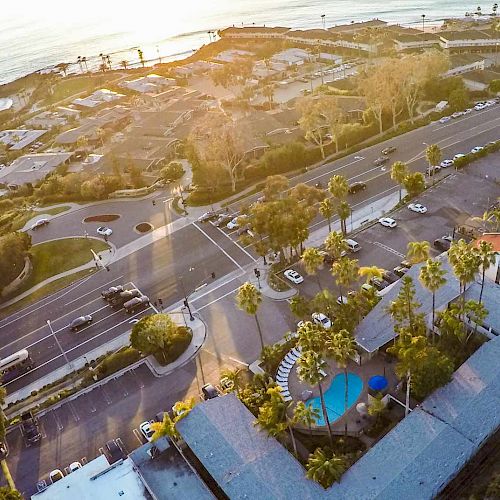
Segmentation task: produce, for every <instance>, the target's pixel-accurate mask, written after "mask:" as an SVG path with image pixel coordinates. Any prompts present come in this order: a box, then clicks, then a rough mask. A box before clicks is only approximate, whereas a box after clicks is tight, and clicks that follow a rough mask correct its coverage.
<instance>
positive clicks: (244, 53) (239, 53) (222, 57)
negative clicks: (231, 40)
mask: <svg viewBox="0 0 500 500" xmlns="http://www.w3.org/2000/svg"><path fill="white" fill-rule="evenodd" d="M254 56H255V53H254V52H249V51H248V50H239V49H229V50H224V51H223V52H221V53H220V54H217V55H216V56H215V57H214V58H213V60H214V61H217V62H221V63H233V62H236V61H238V59H246V58H249V57H254Z"/></svg>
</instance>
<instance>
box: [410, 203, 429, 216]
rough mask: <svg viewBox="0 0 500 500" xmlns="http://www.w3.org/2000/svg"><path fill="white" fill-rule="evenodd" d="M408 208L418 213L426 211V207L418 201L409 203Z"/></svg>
mask: <svg viewBox="0 0 500 500" xmlns="http://www.w3.org/2000/svg"><path fill="white" fill-rule="evenodd" d="M408 209H409V210H411V211H412V212H417V213H419V214H425V213H427V207H424V206H423V205H421V204H420V203H410V204H409V205H408Z"/></svg>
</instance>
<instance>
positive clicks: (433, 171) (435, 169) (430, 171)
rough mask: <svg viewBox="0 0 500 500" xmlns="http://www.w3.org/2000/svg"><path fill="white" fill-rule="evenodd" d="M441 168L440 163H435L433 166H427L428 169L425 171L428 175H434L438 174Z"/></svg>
mask: <svg viewBox="0 0 500 500" xmlns="http://www.w3.org/2000/svg"><path fill="white" fill-rule="evenodd" d="M440 170H441V167H440V166H439V165H433V166H432V167H427V170H426V171H425V173H426V174H427V175H434V174H437V173H438V172H439V171H440Z"/></svg>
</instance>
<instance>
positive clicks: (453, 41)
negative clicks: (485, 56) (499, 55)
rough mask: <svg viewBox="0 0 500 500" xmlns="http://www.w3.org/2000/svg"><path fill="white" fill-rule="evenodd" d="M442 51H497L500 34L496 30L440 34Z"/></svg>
mask: <svg viewBox="0 0 500 500" xmlns="http://www.w3.org/2000/svg"><path fill="white" fill-rule="evenodd" d="M439 43H440V45H441V48H442V49H445V50H448V51H450V52H471V51H484V50H486V51H495V50H498V45H499V44H500V32H498V31H495V30H464V31H446V32H443V33H440V34H439Z"/></svg>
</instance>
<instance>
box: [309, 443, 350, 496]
mask: <svg viewBox="0 0 500 500" xmlns="http://www.w3.org/2000/svg"><path fill="white" fill-rule="evenodd" d="M306 469H307V473H306V476H307V477H308V478H309V479H312V480H313V481H316V482H317V483H319V484H321V486H323V488H325V489H326V488H329V487H330V486H331V485H332V484H333V483H334V482H335V481H338V480H339V479H340V478H341V477H342V474H343V473H344V471H345V469H346V463H345V460H344V459H343V458H342V457H337V456H336V455H334V453H333V452H332V451H331V450H328V449H325V450H323V448H316V449H315V450H314V453H312V454H311V455H309V458H308V460H307V464H306Z"/></svg>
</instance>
